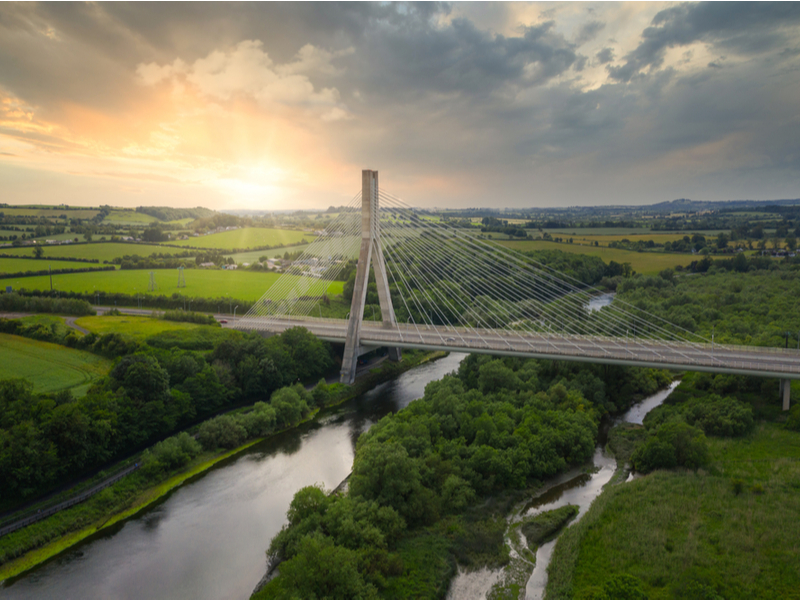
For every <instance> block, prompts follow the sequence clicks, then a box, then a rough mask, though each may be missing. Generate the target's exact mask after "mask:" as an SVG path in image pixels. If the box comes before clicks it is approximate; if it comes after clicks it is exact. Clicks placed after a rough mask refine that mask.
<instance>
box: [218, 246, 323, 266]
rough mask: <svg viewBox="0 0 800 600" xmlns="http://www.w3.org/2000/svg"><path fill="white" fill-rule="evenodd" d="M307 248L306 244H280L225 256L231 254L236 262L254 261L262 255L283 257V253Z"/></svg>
mask: <svg viewBox="0 0 800 600" xmlns="http://www.w3.org/2000/svg"><path fill="white" fill-rule="evenodd" d="M306 248H308V244H300V245H298V246H281V247H280V248H272V249H271V250H251V251H250V252H238V253H236V254H226V255H225V258H227V257H229V256H232V257H233V260H235V261H236V264H242V263H254V262H257V261H258V259H259V258H261V257H262V256H266V257H268V258H275V257H277V258H283V255H284V253H286V252H289V253H294V252H302V251H303V250H305V249H306Z"/></svg>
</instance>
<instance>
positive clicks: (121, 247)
mask: <svg viewBox="0 0 800 600" xmlns="http://www.w3.org/2000/svg"><path fill="white" fill-rule="evenodd" d="M43 247H44V257H45V258H59V257H62V256H63V257H68V258H96V259H98V260H99V261H100V262H101V263H102V262H103V261H104V260H112V259H114V258H117V257H121V256H126V255H132V254H138V255H139V256H150V255H151V254H153V253H154V252H157V253H160V254H171V253H173V252H180V250H178V249H175V250H173V249H171V248H167V247H165V246H155V245H153V244H124V243H118V242H101V243H97V244H95V243H92V244H77V245H72V244H67V245H63V246H43ZM32 253H33V248H31V247H25V248H0V254H15V255H18V256H19V255H31V254H32Z"/></svg>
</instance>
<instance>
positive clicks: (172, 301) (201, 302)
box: [0, 275, 253, 315]
mask: <svg viewBox="0 0 800 600" xmlns="http://www.w3.org/2000/svg"><path fill="white" fill-rule="evenodd" d="M176 277H177V275H176ZM14 294H16V295H18V296H20V297H26V298H42V299H49V298H64V299H76V300H83V301H85V302H87V304H90V305H91V304H95V303H99V304H102V305H111V304H113V305H114V306H137V307H138V306H140V304H141V306H143V307H145V308H160V309H166V310H183V309H184V308H185V306H187V305H189V304H191V306H192V308H193V309H194V310H196V311H200V312H214V313H216V312H230V313H232V312H233V307H235V306H238V307H239V310H238V314H240V315H243V314H244V313H246V312H247V311H248V310H249V309H250V307H251V306H252V305H253V302H252V301H250V300H237V299H236V298H229V297H219V298H196V297H187V296H183V295H181V294H177V293H175V294H172V295H171V296H165V295H163V294H162V295H159V296H154V295H151V294H147V295H142V296H136V295H133V294H122V293H108V292H96V293H94V294H90V293H85V292H62V291H54V292H50V291H48V290H26V289H24V288H22V289H20V290H18V291H16V292H14ZM0 298H2V295H0ZM89 308H90V309H91V306H89ZM27 312H52V313H55V314H72V313H69V312H60V311H59V310H37V311H27ZM81 314H83V313H81ZM92 314H93V313H92Z"/></svg>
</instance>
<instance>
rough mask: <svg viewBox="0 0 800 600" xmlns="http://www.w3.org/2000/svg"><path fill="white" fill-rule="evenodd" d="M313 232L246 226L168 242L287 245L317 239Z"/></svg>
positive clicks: (225, 246) (199, 245) (217, 246)
mask: <svg viewBox="0 0 800 600" xmlns="http://www.w3.org/2000/svg"><path fill="white" fill-rule="evenodd" d="M315 237H316V236H315V235H314V234H312V233H306V232H304V231H293V230H290V229H269V228H266V227H246V228H243V229H234V230H233V231H223V232H221V233H212V234H210V235H201V236H200V237H190V238H189V239H188V240H175V241H170V242H166V243H168V244H169V245H170V246H192V247H195V248H208V249H217V250H232V249H235V248H258V247H260V246H285V245H286V244H296V243H299V242H301V241H302V240H306V241H307V242H312V241H314V239H315Z"/></svg>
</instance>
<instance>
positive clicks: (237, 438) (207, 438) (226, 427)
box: [197, 415, 247, 450]
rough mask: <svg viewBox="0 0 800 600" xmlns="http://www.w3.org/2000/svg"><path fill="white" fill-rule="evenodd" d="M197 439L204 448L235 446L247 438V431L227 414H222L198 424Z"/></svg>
mask: <svg viewBox="0 0 800 600" xmlns="http://www.w3.org/2000/svg"><path fill="white" fill-rule="evenodd" d="M197 439H198V441H199V442H200V443H201V444H202V445H203V448H205V449H206V450H213V449H215V448H236V447H237V446H241V445H242V443H243V442H244V441H245V439H247V431H246V430H245V428H244V427H242V426H241V425H240V424H239V423H237V422H236V420H235V419H234V418H233V417H231V416H229V415H222V416H221V417H217V418H216V419H211V420H210V421H206V422H205V423H203V424H202V425H200V429H199V431H198V432H197Z"/></svg>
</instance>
